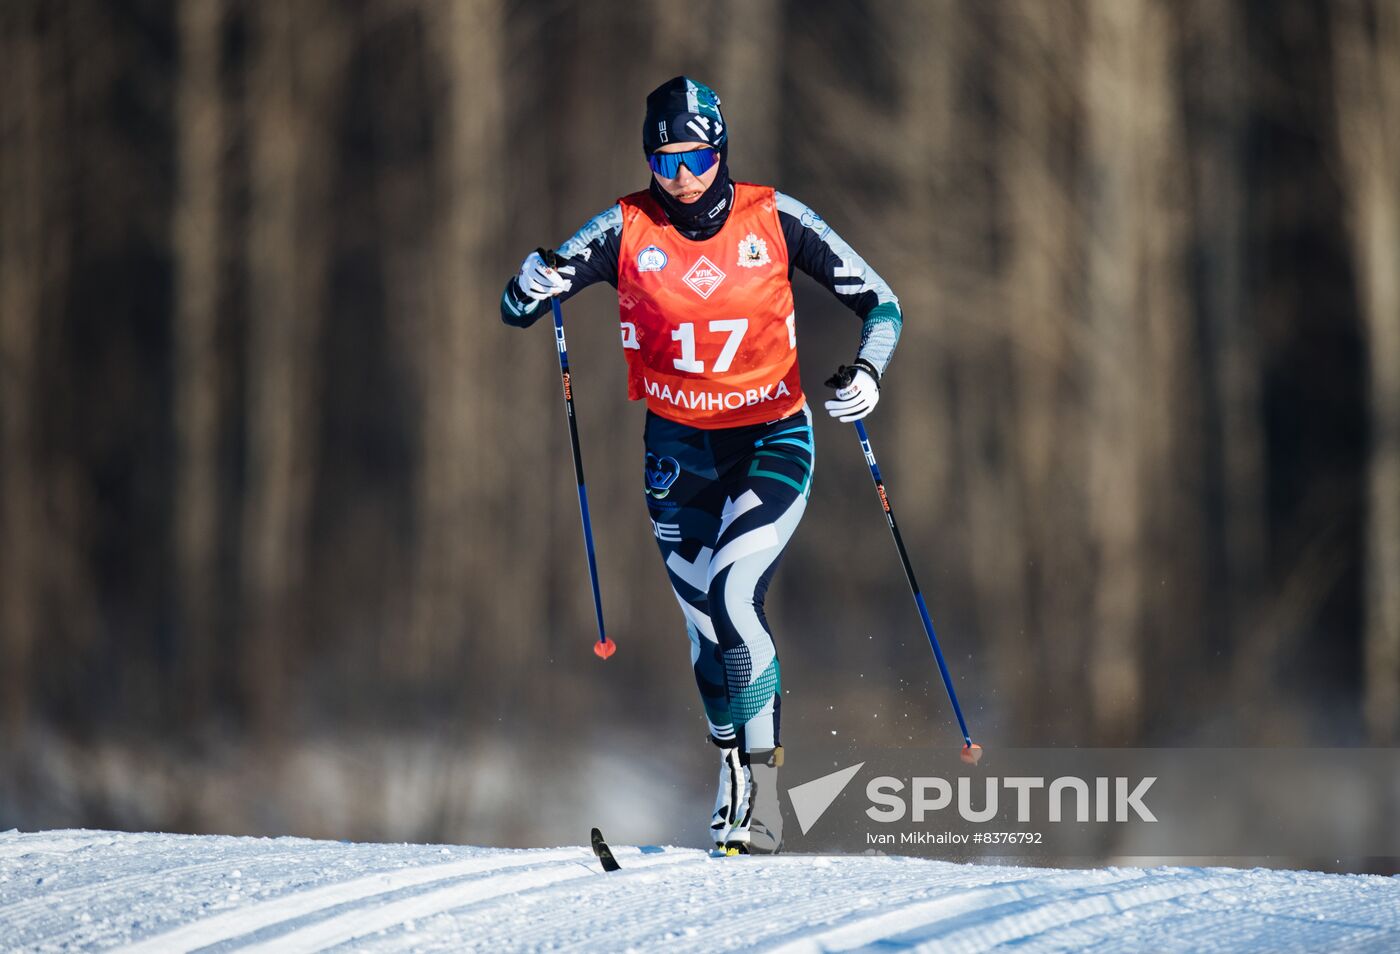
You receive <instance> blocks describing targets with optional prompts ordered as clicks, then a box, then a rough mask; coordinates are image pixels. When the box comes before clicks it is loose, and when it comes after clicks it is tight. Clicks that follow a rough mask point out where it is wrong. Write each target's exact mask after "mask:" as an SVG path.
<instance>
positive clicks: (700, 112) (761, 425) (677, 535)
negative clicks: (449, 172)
mask: <svg viewBox="0 0 1400 954" xmlns="http://www.w3.org/2000/svg"><path fill="white" fill-rule="evenodd" d="M719 106H720V100H719V97H718V96H717V95H716V94H715V92H714V91H713V90H712V89H710V88H709V87H708V86H705V85H704V84H703V83H699V82H696V81H695V80H692V79H688V78H686V77H684V76H678V77H676V78H674V79H672V80H669V81H667V82H666V83H663V84H662V85H661V86H659V87H658V88H657V89H655V90H654V91H653V92H652V93H651V95H649V96H648V97H647V102H646V119H645V122H644V124H643V127H642V146H643V149H644V151H645V153H646V156H647V162H648V165H649V166H650V168H651V172H652V178H651V183H650V185H649V187H648V188H647V189H645V190H643V191H640V192H634V193H632V194H631V195H628V196H624V197H623V198H621V199H619V200H618V201H617V203H616V204H614V205H613V206H612V207H610V208H609V209H607V210H606V211H604V212H602V213H600V214H599V215H597V216H595V217H594V218H593V219H592V220H590V221H589V222H588V223H587V224H586V225H585V226H584V227H583V228H581V229H580V230H579V231H578V232H577V233H576V234H575V235H574V236H573V237H572V238H571V239H569V240H568V241H567V242H565V243H564V245H563V246H562V247H560V249H559V250H558V252H557V259H555V256H553V255H550V256H549V257H550V259H551V260H553V261H554V264H555V265H556V266H557V267H551V265H550V262H547V261H546V258H545V256H544V255H541V254H540V252H539V251H536V252H532V253H531V254H530V255H529V256H528V257H527V258H526V259H525V261H524V263H523V264H522V265H521V268H520V273H519V275H517V276H516V277H514V278H512V279H511V281H510V282H509V283H508V284H507V285H506V289H505V293H504V295H503V296H502V299H501V317H502V319H503V320H504V321H505V322H506V323H507V324H511V325H516V326H519V327H527V326H529V325H531V324H533V323H534V322H535V321H536V320H537V319H538V318H540V317H541V316H543V315H544V314H546V313H548V312H549V310H550V309H549V306H548V304H547V302H548V299H549V298H551V297H552V296H556V295H557V296H560V298H561V300H562V299H567V298H569V297H571V296H573V295H575V294H577V293H578V292H580V291H581V290H583V289H584V288H586V287H588V286H589V285H592V284H594V283H596V282H600V281H605V282H607V283H608V284H610V285H613V286H614V287H615V288H616V289H617V296H618V304H619V310H620V317H621V332H622V347H623V353H624V355H625V356H626V359H627V366H628V376H629V383H628V397H629V398H631V399H633V400H643V399H644V400H645V401H646V402H647V414H646V429H645V435H644V439H645V444H646V469H645V490H646V495H647V507H648V510H649V511H650V517H651V522H652V528H653V533H654V535H655V537H656V540H657V543H658V545H659V546H660V548H661V557H662V560H663V561H664V562H665V564H666V571H667V573H668V574H669V576H670V581H671V586H672V588H673V589H674V591H675V595H676V599H677V600H678V601H679V603H680V607H681V611H682V613H683V614H684V615H685V622H686V632H687V633H688V635H689V637H690V654H691V662H692V666H693V668H694V671H695V681H696V684H697V685H698V686H699V689H700V698H701V701H702V702H703V704H704V709H705V716H706V720H707V722H708V726H709V739H710V741H712V742H713V743H714V744H715V745H717V746H719V748H720V751H721V765H720V779H719V791H718V795H717V797H716V800H715V809H714V812H713V814H712V816H711V820H710V835H711V838H712V839H713V841H714V842H715V844H716V845H717V846H720V847H721V848H724V849H727V850H728V851H730V852H731V853H732V852H734V851H739V852H747V851H749V850H750V849H752V850H754V851H776V850H777V849H778V847H779V844H780V840H781V828H780V823H779V816H778V806H777V800H776V792H777V786H776V772H775V770H776V766H777V765H779V764H781V758H782V749H781V743H780V735H779V728H780V721H779V719H780V715H781V706H782V689H781V681H780V677H779V668H778V655H777V650H776V648H775V646H774V642H773V637H772V633H771V631H770V629H769V626H768V621H767V619H766V617H765V616H764V611H763V601H764V594H765V593H766V591H767V589H768V584H769V582H770V581H771V580H772V578H773V573H774V570H775V569H776V568H777V565H778V560H779V558H780V557H781V555H782V552H783V548H784V547H785V546H786V544H787V542H788V540H789V539H791V537H792V534H793V531H794V530H796V529H797V524H798V522H799V521H800V520H801V519H802V513H803V511H804V509H805V508H806V505H807V497H808V495H809V493H810V491H811V483H812V466H813V460H814V457H813V455H814V447H813V440H812V425H811V413H810V411H809V410H808V408H807V402H806V398H805V397H804V395H803V392H802V384H801V380H800V378H799V374H798V366H797V329H796V324H795V315H794V310H793V298H792V285H791V276H792V270H793V268H799V269H801V270H802V271H804V272H806V273H807V274H808V275H810V276H812V277H813V278H814V279H816V280H817V281H818V282H820V283H821V284H823V285H824V286H826V288H827V289H828V290H830V291H831V292H832V293H833V294H834V295H836V297H837V298H839V299H840V300H841V301H842V302H843V303H844V304H845V305H846V306H847V307H849V308H850V309H851V310H852V311H854V312H855V313H856V314H857V315H858V316H859V317H860V318H861V319H862V322H863V324H862V325H861V334H860V346H859V350H858V353H857V357H856V358H855V360H854V361H853V362H852V364H851V366H850V367H845V366H843V367H842V368H840V369H838V372H837V374H836V376H835V377H833V379H832V380H831V381H829V382H827V383H828V384H829V385H831V386H835V387H837V391H836V398H835V400H832V401H827V402H826V408H827V410H828V412H829V413H830V414H831V415H832V416H833V417H836V418H838V419H839V420H841V421H854V420H858V419H860V418H862V417H864V416H865V415H867V414H869V413H870V411H871V410H872V409H874V407H875V404H876V402H878V401H879V398H880V390H879V381H880V376H881V374H883V373H884V371H885V368H886V367H887V365H888V364H889V361H890V358H891V356H892V355H893V353H894V349H895V344H896V343H897V342H898V340H899V332H900V325H901V316H900V311H899V302H898V300H897V299H896V298H895V296H894V294H893V293H892V292H891V291H890V288H889V286H888V285H886V284H885V282H884V281H883V280H881V278H880V276H879V275H877V274H876V273H875V272H874V270H872V269H871V268H870V267H869V266H868V265H867V264H866V263H865V262H864V261H863V260H862V259H861V257H860V256H859V255H857V254H856V253H855V252H854V251H853V250H852V249H851V247H850V246H849V245H847V244H846V243H845V242H844V241H842V240H841V238H840V237H839V236H838V235H837V234H836V233H835V232H833V231H832V230H831V228H830V227H829V226H828V225H827V224H826V223H825V222H824V221H823V220H822V219H821V217H820V216H818V215H817V214H816V213H814V212H813V211H812V210H811V209H809V208H807V207H806V206H805V205H803V204H802V203H801V202H798V201H797V200H795V199H793V198H791V197H789V196H786V195H783V194H782V193H781V192H777V191H776V190H774V189H773V188H771V187H769V186H760V185H752V184H749V183H744V182H733V181H731V180H730V178H729V169H728V162H727V159H728V152H729V136H728V129H727V127H726V125H725V122H724V118H723V116H722V115H721V113H720V109H719ZM541 251H542V250H541ZM548 254H549V253H546V255H548ZM756 776H757V779H756V778H755V777H756ZM756 783H757V786H756ZM765 792H766V793H767V794H766V795H765ZM755 802H757V803H758V811H757V814H755V812H754V810H753V809H754V805H755ZM765 811H766V812H767V814H766V816H765Z"/></svg>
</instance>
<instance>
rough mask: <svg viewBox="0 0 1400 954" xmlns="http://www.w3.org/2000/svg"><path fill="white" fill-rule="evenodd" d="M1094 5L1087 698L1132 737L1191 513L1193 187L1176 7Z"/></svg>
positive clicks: (1117, 734)
mask: <svg viewBox="0 0 1400 954" xmlns="http://www.w3.org/2000/svg"><path fill="white" fill-rule="evenodd" d="M1086 11H1087V14H1088V17H1087V29H1086V36H1087V48H1086V56H1085V72H1084V91H1085V92H1084V95H1085V104H1086V122H1087V134H1086V142H1085V150H1086V155H1085V163H1086V168H1085V174H1086V182H1085V196H1084V208H1085V210H1086V214H1087V216H1088V240H1089V247H1088V263H1087V276H1088V290H1087V294H1088V300H1087V308H1088V327H1089V334H1090V337H1091V349H1092V351H1091V354H1090V355H1089V367H1088V369H1087V372H1088V373H1087V380H1088V388H1089V406H1088V416H1087V436H1088V440H1089V448H1088V453H1089V458H1088V464H1089V481H1088V484H1089V493H1090V497H1089V500H1090V526H1091V528H1092V532H1093V536H1094V539H1095V542H1096V545H1097V546H1096V549H1097V574H1096V588H1095V593H1094V609H1093V626H1092V637H1091V650H1090V655H1089V665H1090V679H1089V700H1090V705H1091V709H1092V713H1093V728H1094V736H1095V738H1096V739H1097V740H1099V741H1100V742H1101V743H1119V744H1121V742H1123V741H1126V740H1129V739H1133V738H1135V737H1136V735H1137V733H1138V731H1139V728H1140V725H1141V720H1142V716H1143V675H1144V653H1145V647H1144V645H1143V637H1144V632H1145V623H1146V615H1147V609H1148V608H1153V609H1158V610H1160V607H1161V599H1162V598H1161V596H1159V595H1158V594H1157V593H1156V592H1154V589H1153V588H1152V587H1150V586H1149V582H1148V581H1149V580H1151V581H1153V582H1154V583H1155V582H1156V581H1158V580H1160V579H1162V576H1161V573H1162V571H1163V569H1164V566H1163V560H1162V554H1163V552H1164V548H1163V547H1162V546H1161V545H1160V544H1159V541H1160V540H1161V539H1162V534H1163V533H1171V532H1172V529H1171V528H1172V518H1173V516H1174V515H1178V514H1180V513H1181V509H1180V501H1179V499H1178V494H1177V482H1176V481H1175V480H1174V479H1173V470H1174V468H1173V463H1172V452H1173V437H1172V433H1173V429H1174V423H1175V421H1174V419H1175V415H1177V414H1179V413H1180V407H1179V404H1180V402H1179V400H1178V398H1179V395H1178V393H1177V391H1176V390H1175V382H1177V381H1178V379H1179V377H1180V376H1181V375H1182V373H1183V369H1182V367H1181V364H1182V361H1183V352H1184V351H1185V350H1186V349H1185V346H1184V340H1185V339H1184V335H1185V331H1184V329H1185V327H1186V326H1187V321H1186V316H1185V309H1184V306H1183V302H1182V299H1181V292H1180V282H1181V268H1180V251H1181V247H1182V240H1181V236H1182V226H1183V206H1184V197H1183V196H1182V194H1181V190H1180V188H1179V186H1180V174H1179V172H1178V169H1179V167H1180V165H1181V156H1180V146H1179V143H1180V136H1179V132H1178V129H1177V126H1176V113H1175V103H1174V100H1173V89H1174V86H1173V83H1172V76H1173V68H1174V63H1173V49H1172V33H1171V31H1170V29H1169V25H1170V24H1169V20H1168V18H1167V14H1166V8H1165V7H1164V6H1163V5H1162V4H1160V3H1157V2H1154V0H1090V2H1089V3H1088V5H1087V7H1086ZM1154 530H1156V531H1157V533H1156V534H1154V533H1153V531H1154Z"/></svg>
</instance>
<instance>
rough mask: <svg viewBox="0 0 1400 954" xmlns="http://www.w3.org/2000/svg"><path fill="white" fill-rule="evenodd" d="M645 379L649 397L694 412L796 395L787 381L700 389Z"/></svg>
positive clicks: (740, 406) (718, 409)
mask: <svg viewBox="0 0 1400 954" xmlns="http://www.w3.org/2000/svg"><path fill="white" fill-rule="evenodd" d="M643 382H644V384H645V386H646V392H647V395H648V396H649V397H653V398H656V399H657V400H658V401H665V402H666V403H668V404H673V405H675V406H676V407H683V408H686V409H687V410H691V411H737V410H739V409H740V408H744V407H753V406H754V405H755V404H761V403H762V402H764V401H777V400H779V399H781V398H785V397H791V396H792V392H791V391H789V390H788V386H787V382H786V381H779V382H778V383H777V384H776V385H772V384H767V385H764V386H763V387H761V388H748V389H746V390H743V391H699V390H693V389H690V388H684V387H681V386H680V385H679V384H678V385H676V387H675V388H672V387H671V386H670V385H669V384H658V383H657V382H656V381H653V380H651V379H650V378H644V379H643Z"/></svg>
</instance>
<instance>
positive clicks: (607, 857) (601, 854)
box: [590, 828, 622, 871]
mask: <svg viewBox="0 0 1400 954" xmlns="http://www.w3.org/2000/svg"><path fill="white" fill-rule="evenodd" d="M590 838H591V840H592V842H593V853H594V854H595V855H597V856H598V860H599V861H600V862H602V864H603V870H604V871H620V870H622V865H620V864H618V863H617V859H616V858H614V857H613V853H612V849H611V848H609V847H608V843H607V842H606V841H604V840H603V833H602V832H601V831H599V830H598V829H596V828H595V829H593V833H592V835H591V836H590Z"/></svg>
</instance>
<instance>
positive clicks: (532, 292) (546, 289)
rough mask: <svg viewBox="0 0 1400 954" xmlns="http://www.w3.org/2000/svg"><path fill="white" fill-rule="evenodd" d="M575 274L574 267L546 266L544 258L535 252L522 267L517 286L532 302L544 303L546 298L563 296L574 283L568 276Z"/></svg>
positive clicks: (537, 251)
mask: <svg viewBox="0 0 1400 954" xmlns="http://www.w3.org/2000/svg"><path fill="white" fill-rule="evenodd" d="M573 274H574V266H572V265H561V266H560V267H559V268H557V269H554V268H550V267H549V266H548V265H546V264H545V261H544V256H542V255H541V254H540V253H539V250H538V249H537V250H535V251H533V252H531V253H530V254H529V256H528V257H527V258H526V259H525V261H524V262H523V263H522V264H521V266H520V274H519V275H517V276H516V278H515V284H516V285H517V286H519V288H520V291H521V292H522V293H524V294H525V295H526V297H528V298H530V299H531V300H532V301H544V300H545V299H546V298H553V297H554V296H555V295H559V294H563V293H564V292H566V291H568V290H569V289H570V288H573V287H574V283H573V281H572V280H570V279H569V278H568V277H566V276H571V275H573Z"/></svg>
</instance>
